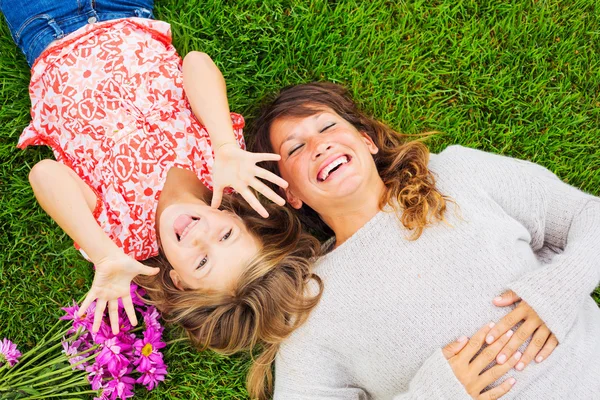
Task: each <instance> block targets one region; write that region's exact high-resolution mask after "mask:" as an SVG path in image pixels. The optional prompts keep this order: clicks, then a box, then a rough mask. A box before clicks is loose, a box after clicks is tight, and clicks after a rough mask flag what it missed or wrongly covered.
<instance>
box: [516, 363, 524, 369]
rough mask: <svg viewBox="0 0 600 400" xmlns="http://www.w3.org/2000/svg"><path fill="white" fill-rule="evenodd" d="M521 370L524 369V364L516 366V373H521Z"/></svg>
mask: <svg viewBox="0 0 600 400" xmlns="http://www.w3.org/2000/svg"><path fill="white" fill-rule="evenodd" d="M523 368H525V364H523V363H522V362H520V363H518V364H517V371H521V370H522V369H523Z"/></svg>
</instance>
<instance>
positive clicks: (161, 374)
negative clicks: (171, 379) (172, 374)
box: [135, 364, 167, 390]
mask: <svg viewBox="0 0 600 400" xmlns="http://www.w3.org/2000/svg"><path fill="white" fill-rule="evenodd" d="M165 375H167V366H166V365H165V364H162V365H159V366H156V367H151V368H150V369H149V370H148V371H146V372H144V373H143V374H142V376H140V377H139V378H138V379H137V380H136V381H135V383H141V384H142V385H144V386H146V389H148V390H152V389H154V388H155V387H156V386H158V383H159V382H160V381H164V380H165Z"/></svg>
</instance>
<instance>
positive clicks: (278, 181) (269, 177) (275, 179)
mask: <svg viewBox="0 0 600 400" xmlns="http://www.w3.org/2000/svg"><path fill="white" fill-rule="evenodd" d="M255 176H257V177H259V178H262V179H264V180H266V181H269V182H272V183H274V184H275V185H277V186H279V187H282V188H284V189H285V188H287V187H288V183H287V181H286V180H285V179H283V178H282V177H280V176H277V175H275V174H274V173H272V172H271V171H267V170H266V169H264V168H261V167H256V171H255Z"/></svg>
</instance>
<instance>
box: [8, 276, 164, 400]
mask: <svg viewBox="0 0 600 400" xmlns="http://www.w3.org/2000/svg"><path fill="white" fill-rule="evenodd" d="M131 291H132V294H131V297H132V299H133V303H134V306H135V309H136V312H137V313H139V314H141V316H142V319H143V321H144V323H143V325H142V326H140V327H135V328H134V327H133V326H131V324H130V323H129V320H128V318H127V317H126V315H125V311H124V309H123V308H122V307H121V308H120V309H119V322H120V326H119V330H120V331H119V333H118V334H117V335H114V334H113V333H112V331H111V329H110V326H109V325H108V324H107V323H106V322H105V321H103V322H102V325H101V327H100V330H99V331H98V332H97V333H92V331H91V330H92V323H93V318H94V305H92V306H90V308H89V309H88V310H87V314H85V315H84V316H83V317H81V318H79V317H77V311H78V309H79V307H78V306H77V304H76V303H75V302H74V303H73V306H71V307H66V308H63V310H64V311H65V312H66V313H67V314H66V315H65V316H64V317H62V318H61V321H59V322H58V323H57V324H56V325H55V326H54V327H53V328H52V329H50V331H49V332H48V333H47V334H46V336H44V338H43V339H42V340H41V341H40V342H39V343H38V344H37V345H36V346H35V347H34V348H32V349H31V350H29V351H28V352H26V353H25V354H23V355H22V354H21V353H20V352H19V350H18V349H17V347H16V345H15V344H14V343H12V342H11V341H9V340H7V339H4V340H3V341H1V342H0V398H2V399H22V398H28V399H47V398H59V399H68V398H75V397H78V396H81V395H82V394H95V395H96V397H95V399H99V400H108V399H110V400H114V399H127V398H130V397H133V394H134V392H133V390H134V386H135V384H136V383H137V384H141V385H143V386H145V387H146V389H147V390H152V389H154V388H155V387H156V386H157V385H158V384H159V382H161V381H163V380H164V379H165V376H166V374H167V365H166V364H165V362H164V360H163V355H162V353H161V351H160V350H161V349H162V348H164V347H165V346H166V344H165V342H163V341H162V333H163V327H162V325H161V324H160V322H159V319H160V315H159V313H158V311H157V310H156V308H155V307H153V306H148V305H145V304H144V302H143V301H141V300H140V297H139V296H143V294H144V293H143V291H142V290H141V289H139V288H138V287H137V286H136V285H134V284H132V285H131ZM65 320H66V321H70V322H64V321H65ZM140 334H141V335H140ZM90 385H91V390H90Z"/></svg>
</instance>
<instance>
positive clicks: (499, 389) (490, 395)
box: [477, 378, 517, 400]
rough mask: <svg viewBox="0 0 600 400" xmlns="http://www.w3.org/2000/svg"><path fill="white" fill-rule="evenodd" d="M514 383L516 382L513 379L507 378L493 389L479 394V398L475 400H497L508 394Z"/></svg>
mask: <svg viewBox="0 0 600 400" xmlns="http://www.w3.org/2000/svg"><path fill="white" fill-rule="evenodd" d="M516 382H517V380H516V379H515V378H508V379H507V380H505V381H504V382H502V383H501V384H500V385H498V386H496V387H495V388H492V389H490V390H488V391H487V392H484V393H482V394H480V395H479V397H477V400H497V399H499V398H500V397H502V396H504V395H505V394H506V393H508V392H509V391H510V389H512V387H513V386H514V385H515V383H516Z"/></svg>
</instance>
